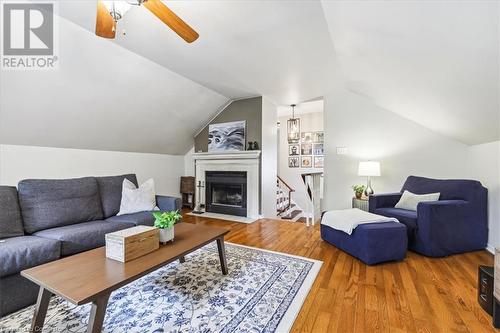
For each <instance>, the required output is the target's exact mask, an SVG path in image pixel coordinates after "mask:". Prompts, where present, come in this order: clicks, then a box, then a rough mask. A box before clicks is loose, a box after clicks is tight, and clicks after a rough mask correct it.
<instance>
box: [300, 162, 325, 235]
mask: <svg viewBox="0 0 500 333" xmlns="http://www.w3.org/2000/svg"><path fill="white" fill-rule="evenodd" d="M322 177H323V173H322V172H312V173H303V174H302V180H303V181H304V185H305V186H306V191H307V195H308V197H309V200H308V201H307V207H306V211H305V215H306V225H307V226H309V225H310V224H311V225H314V223H315V221H316V218H317V217H319V216H320V215H321V179H322Z"/></svg>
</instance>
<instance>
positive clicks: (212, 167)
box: [193, 150, 261, 219]
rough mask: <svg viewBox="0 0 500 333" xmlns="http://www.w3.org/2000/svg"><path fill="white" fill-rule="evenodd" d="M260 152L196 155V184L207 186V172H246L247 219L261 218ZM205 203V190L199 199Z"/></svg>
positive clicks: (194, 157) (194, 155)
mask: <svg viewBox="0 0 500 333" xmlns="http://www.w3.org/2000/svg"><path fill="white" fill-rule="evenodd" d="M260 153H261V152H260V150H250V151H234V152H212V153H195V154H193V159H194V161H195V170H196V184H198V183H199V182H201V184H203V185H205V173H206V172H207V171H244V172H246V173H247V217H248V218H251V219H258V218H259V203H260V190H259V182H260ZM199 200H200V202H201V203H205V190H202V191H201V196H200V198H199Z"/></svg>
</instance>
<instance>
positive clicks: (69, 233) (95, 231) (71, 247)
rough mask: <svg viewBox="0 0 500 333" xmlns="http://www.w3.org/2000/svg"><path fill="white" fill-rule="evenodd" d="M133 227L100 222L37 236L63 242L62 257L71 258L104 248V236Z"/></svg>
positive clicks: (125, 224) (49, 230) (39, 232)
mask: <svg viewBox="0 0 500 333" xmlns="http://www.w3.org/2000/svg"><path fill="white" fill-rule="evenodd" d="M133 226H135V225H134V224H133V223H118V222H110V221H102V220H99V221H91V222H83V223H78V224H73V225H67V226H64V227H58V228H52V229H47V230H42V231H38V232H36V233H35V235H36V236H39V237H44V238H50V239H56V240H59V241H61V255H62V256H69V255H71V254H75V253H79V252H83V251H87V250H91V249H94V248H96V247H100V246H104V244H105V238H104V236H105V235H106V234H107V233H110V232H114V231H118V230H122V229H126V228H131V227H133Z"/></svg>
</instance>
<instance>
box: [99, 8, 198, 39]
mask: <svg viewBox="0 0 500 333" xmlns="http://www.w3.org/2000/svg"><path fill="white" fill-rule="evenodd" d="M141 5H142V6H144V7H146V8H147V9H148V10H149V11H150V12H151V13H153V14H154V15H155V16H156V17H158V18H159V19H160V20H161V21H162V22H163V23H165V24H166V25H168V27H169V28H170V29H172V30H173V31H174V32H175V33H176V34H178V35H179V36H180V37H181V38H182V39H184V40H185V41H186V42H188V43H192V42H194V41H195V40H196V39H198V36H199V35H198V33H197V32H196V31H194V29H193V28H191V27H190V26H189V25H188V24H187V23H186V22H184V21H183V20H182V19H181V18H180V17H179V16H177V15H176V14H175V13H174V12H173V11H171V10H170V9H169V8H168V7H167V6H165V4H163V2H161V0H111V1H108V0H97V20H96V27H95V34H96V35H97V36H100V37H104V38H115V34H116V22H117V21H118V20H120V19H121V18H123V16H124V15H125V13H126V12H127V11H128V10H129V9H130V8H131V7H132V6H141Z"/></svg>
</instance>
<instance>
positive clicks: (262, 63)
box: [0, 0, 500, 154]
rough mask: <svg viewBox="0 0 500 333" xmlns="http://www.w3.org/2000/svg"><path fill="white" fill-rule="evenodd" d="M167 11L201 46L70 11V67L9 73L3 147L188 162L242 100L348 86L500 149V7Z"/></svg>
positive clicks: (66, 49)
mask: <svg viewBox="0 0 500 333" xmlns="http://www.w3.org/2000/svg"><path fill="white" fill-rule="evenodd" d="M165 3H166V4H168V6H169V7H170V8H171V9H172V10H174V11H175V12H176V13H177V14H178V15H179V16H181V17H182V18H183V19H185V20H186V21H187V22H188V23H189V24H190V25H192V26H193V28H195V29H196V30H197V31H198V32H199V33H200V38H199V39H198V40H197V41H196V42H194V43H192V44H187V43H185V42H184V41H183V40H182V39H180V38H179V37H178V36H177V35H175V34H174V33H173V32H172V31H171V30H170V29H169V28H167V27H166V26H165V25H164V24H163V23H161V22H160V21H159V20H158V19H157V18H156V17H154V16H153V15H152V14H150V13H149V12H148V11H147V10H146V9H145V8H137V7H134V8H133V9H131V10H130V11H129V12H128V13H127V14H126V16H125V18H124V19H123V20H121V21H120V22H119V25H118V32H119V33H118V34H117V38H116V39H115V40H106V39H102V38H99V37H97V36H95V35H94V28H95V13H96V0H79V1H74V0H63V1H59V13H60V16H61V17H62V19H61V27H60V68H59V70H58V71H53V72H32V71H31V72H2V73H1V78H0V80H1V81H0V95H1V96H0V117H1V119H0V140H1V141H0V142H2V143H11V144H27V145H45V146H53V147H70V148H88V149H102V150H122V151H138V152H157V153H168V154H183V153H185V152H186V150H187V149H188V148H189V146H190V145H192V137H193V135H194V134H195V133H196V132H197V130H198V129H200V128H202V127H203V126H204V125H205V124H206V123H207V122H208V120H209V119H211V118H212V117H213V116H214V115H215V114H216V113H217V112H218V111H219V110H220V108H221V107H223V106H224V105H225V104H226V103H227V102H228V101H229V100H231V99H237V98H243V97H249V96H256V95H265V96H267V97H268V98H269V99H271V100H272V101H273V102H275V103H276V104H278V105H290V104H292V103H300V102H304V101H307V100H312V99H316V98H318V97H321V96H323V95H325V94H327V93H328V92H329V91H331V90H332V89H333V87H335V86H337V85H339V84H340V85H344V86H345V87H347V88H348V89H349V90H351V91H353V92H355V93H357V94H361V95H363V96H366V97H368V98H370V99H371V100H372V101H373V103H374V104H377V105H379V106H381V107H383V108H385V109H387V110H390V111H392V112H395V113H397V114H399V115H401V116H403V117H405V118H408V119H411V120H413V121H415V122H417V123H419V124H421V125H424V126H426V127H428V128H430V129H432V130H434V131H436V132H438V133H441V134H443V135H446V136H449V137H452V138H454V139H456V140H460V141H462V142H464V143H467V144H475V143H480V142H487V141H493V140H498V139H500V133H499V127H500V126H499V121H500V120H499V118H498V117H499V115H498V113H499V110H498V95H499V93H498V79H499V65H498V61H499V60H498V58H499V43H498V37H499V30H498V16H499V9H498V6H499V5H498V3H497V2H495V1H484V2H481V1H475V2H465V1H456V2H451V1H443V2H437V1H432V2H431V1H425V2H417V1H415V2H410V1H404V2H403V1H323V2H321V1H314V0H310V1H306V0H304V1H278V0H276V1H272V0H270V1H252V0H250V1H165ZM123 29H125V31H126V35H125V36H123V35H122V34H121V32H122V30H123ZM20 124H22V134H21V132H20V131H19V128H20V127H19V126H20Z"/></svg>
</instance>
